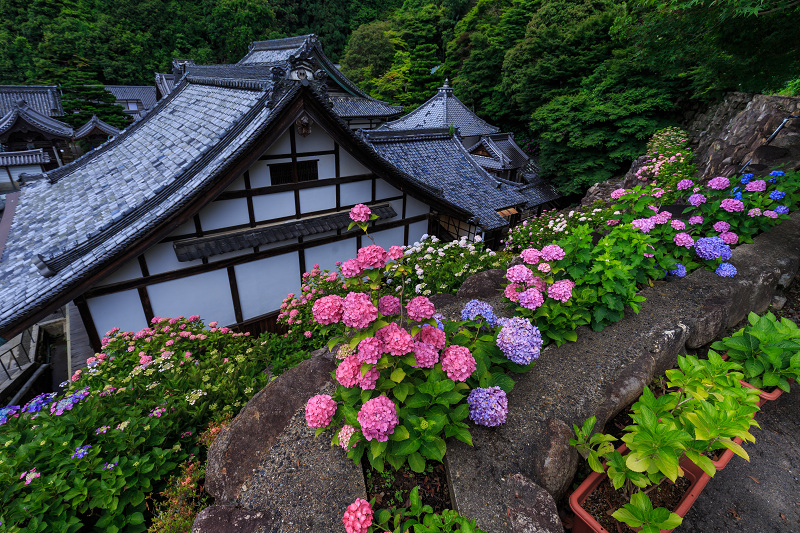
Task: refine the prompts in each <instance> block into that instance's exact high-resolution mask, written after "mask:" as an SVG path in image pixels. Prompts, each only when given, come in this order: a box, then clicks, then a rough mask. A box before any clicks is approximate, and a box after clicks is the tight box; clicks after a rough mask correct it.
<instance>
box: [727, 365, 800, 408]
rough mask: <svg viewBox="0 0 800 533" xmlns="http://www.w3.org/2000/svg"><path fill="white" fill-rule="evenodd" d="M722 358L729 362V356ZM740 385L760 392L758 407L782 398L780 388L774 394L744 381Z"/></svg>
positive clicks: (790, 381) (792, 381) (741, 380)
mask: <svg viewBox="0 0 800 533" xmlns="http://www.w3.org/2000/svg"><path fill="white" fill-rule="evenodd" d="M722 358H723V359H724V360H726V361H727V360H728V354H725V355H723V356H722ZM739 383H741V384H742V386H744V387H750V388H751V389H755V390H757V391H758V397H759V398H760V399H759V400H758V406H759V407H761V406H762V405H764V404H765V403H767V402H771V401H773V400H777V399H778V397H780V395H781V394H783V389H781V388H778V387H775V390H773V391H772V392H764V391H763V390H761V389H759V388H756V387H754V386H752V385H750V384H749V383H748V382H746V381H745V380H743V379H740V380H739ZM789 383H794V380H793V379H790V380H789Z"/></svg>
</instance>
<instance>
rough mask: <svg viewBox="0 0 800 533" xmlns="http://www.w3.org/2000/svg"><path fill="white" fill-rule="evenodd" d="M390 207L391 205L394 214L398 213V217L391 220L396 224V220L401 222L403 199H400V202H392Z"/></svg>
mask: <svg viewBox="0 0 800 533" xmlns="http://www.w3.org/2000/svg"><path fill="white" fill-rule="evenodd" d="M389 205H391V206H392V209H394V212H395V213H397V216H396V217H394V218H390V219H389V220H391V221H392V222H394V221H395V220H400V219H401V218H403V199H402V198H400V199H399V200H392V201H391V202H389Z"/></svg>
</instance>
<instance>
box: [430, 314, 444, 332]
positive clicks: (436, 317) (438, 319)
mask: <svg viewBox="0 0 800 533" xmlns="http://www.w3.org/2000/svg"><path fill="white" fill-rule="evenodd" d="M433 319H434V320H435V321H436V327H437V328H439V329H440V330H442V331H444V323H443V322H442V320H443V319H444V315H443V314H442V313H434V315H433Z"/></svg>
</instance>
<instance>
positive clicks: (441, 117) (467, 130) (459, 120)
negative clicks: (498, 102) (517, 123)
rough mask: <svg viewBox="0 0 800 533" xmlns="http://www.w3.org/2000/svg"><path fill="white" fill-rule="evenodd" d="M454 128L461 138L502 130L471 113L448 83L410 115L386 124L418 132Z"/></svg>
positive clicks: (398, 128)
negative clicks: (420, 130) (429, 129)
mask: <svg viewBox="0 0 800 533" xmlns="http://www.w3.org/2000/svg"><path fill="white" fill-rule="evenodd" d="M450 126H455V127H456V128H458V131H459V133H460V134H461V135H463V136H465V137H467V136H471V135H486V134H489V133H496V132H498V131H499V130H500V128H497V127H495V126H492V125H491V124H489V123H487V122H486V121H485V120H483V119H482V118H480V117H479V116H478V115H476V114H475V113H473V112H472V111H470V110H469V109H468V108H467V106H465V105H464V104H463V103H462V102H461V100H459V99H458V98H456V97H455V96H454V95H453V89H452V88H451V87H450V86H449V85H448V84H447V83H446V82H445V84H444V86H443V87H440V88H439V91H438V92H437V93H436V95H435V96H434V97H433V98H431V99H430V100H428V101H427V102H425V103H424V104H422V105H421V106H419V107H418V108H416V109H415V110H414V111H412V112H411V113H409V114H408V115H406V116H404V117H402V118H399V119H397V120H394V121H392V122H389V123H387V124H386V125H385V128H386V129H390V130H415V129H420V128H447V127H450Z"/></svg>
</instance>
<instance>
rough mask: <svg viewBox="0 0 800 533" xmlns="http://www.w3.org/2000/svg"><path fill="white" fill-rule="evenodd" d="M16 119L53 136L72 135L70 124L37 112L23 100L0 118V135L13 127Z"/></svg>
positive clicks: (66, 136)
mask: <svg viewBox="0 0 800 533" xmlns="http://www.w3.org/2000/svg"><path fill="white" fill-rule="evenodd" d="M18 120H23V121H25V122H27V123H28V124H30V125H31V126H33V127H35V128H38V129H39V130H41V131H44V132H46V133H49V134H51V135H53V136H55V137H61V138H64V139H68V138H70V137H72V126H70V125H69V124H65V123H64V122H61V121H60V120H56V119H54V118H52V117H50V116H48V115H44V114H42V113H39V112H38V111H36V110H35V109H33V108H32V107H31V106H29V105H28V103H27V102H26V101H24V100H20V101H18V102H17V103H16V104H14V106H13V107H12V108H11V110H10V111H8V112H7V113H6V114H5V115H4V116H3V117H2V118H0V135H1V134H3V133H6V132H7V131H9V130H11V129H12V128H13V127H14V124H16V123H17V121H18Z"/></svg>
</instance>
